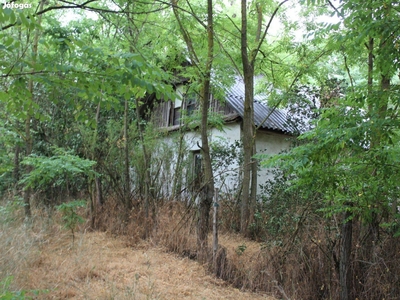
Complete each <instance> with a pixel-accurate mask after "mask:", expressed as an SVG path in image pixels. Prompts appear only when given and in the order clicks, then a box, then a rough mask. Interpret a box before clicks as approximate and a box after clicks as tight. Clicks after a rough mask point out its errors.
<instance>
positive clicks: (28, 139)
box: [24, 0, 45, 219]
mask: <svg viewBox="0 0 400 300" xmlns="http://www.w3.org/2000/svg"><path fill="white" fill-rule="evenodd" d="M44 2H45V1H44V0H42V1H41V2H40V5H39V10H40V11H41V10H43V6H44ZM41 20H42V16H41V15H40V16H39V17H38V23H39V24H40V23H41ZM38 43H39V28H36V32H35V36H34V40H33V45H32V57H33V64H34V63H35V61H36V57H37V54H38ZM28 90H29V93H30V94H31V95H32V99H31V102H30V103H29V107H28V109H27V110H26V114H27V115H26V119H25V155H26V156H29V155H31V154H32V149H33V138H32V135H31V122H32V107H33V105H32V104H33V102H34V101H35V96H34V88H33V80H32V79H29V82H28ZM31 171H32V167H31V166H27V167H26V170H25V172H26V173H27V174H29V173H30V172H31ZM31 195H32V189H31V188H30V187H29V188H27V189H26V190H25V193H24V208H25V217H26V218H27V219H30V217H31V216H32V212H31V203H30V199H31Z"/></svg>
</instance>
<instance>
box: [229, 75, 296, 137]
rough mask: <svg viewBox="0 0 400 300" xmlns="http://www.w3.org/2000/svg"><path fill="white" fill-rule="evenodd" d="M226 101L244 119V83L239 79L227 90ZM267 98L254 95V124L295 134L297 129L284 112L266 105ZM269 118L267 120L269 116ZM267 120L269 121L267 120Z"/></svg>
mask: <svg viewBox="0 0 400 300" xmlns="http://www.w3.org/2000/svg"><path fill="white" fill-rule="evenodd" d="M225 99H226V101H227V103H228V105H230V106H231V107H232V108H233V109H234V110H235V111H236V112H237V113H238V114H239V115H240V116H241V117H242V118H243V112H244V82H243V79H241V78H237V79H236V82H235V83H234V85H232V86H231V87H230V88H228V89H226V98H225ZM265 101H266V98H265V97H263V96H262V95H254V123H255V125H256V126H259V125H260V124H261V123H262V122H263V121H264V122H263V123H262V125H261V127H262V128H266V129H272V130H279V131H282V132H287V133H293V132H296V129H295V128H293V126H290V125H289V124H288V122H287V116H286V113H285V111H284V110H281V109H275V110H274V111H273V112H272V113H271V111H272V108H270V107H268V106H267V105H266V104H265ZM268 115H269V117H268V118H267V116H268ZM266 118H267V119H266Z"/></svg>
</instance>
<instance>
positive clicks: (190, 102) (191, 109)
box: [186, 98, 196, 116]
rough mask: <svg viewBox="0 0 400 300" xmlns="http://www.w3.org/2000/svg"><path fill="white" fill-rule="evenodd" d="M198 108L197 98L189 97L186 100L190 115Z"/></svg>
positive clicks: (187, 110)
mask: <svg viewBox="0 0 400 300" xmlns="http://www.w3.org/2000/svg"><path fill="white" fill-rule="evenodd" d="M195 110H196V99H195V98H189V99H187V100H186V113H187V115H188V116H191V115H193V112H194V111H195Z"/></svg>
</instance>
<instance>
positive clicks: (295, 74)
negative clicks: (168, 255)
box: [0, 0, 400, 300]
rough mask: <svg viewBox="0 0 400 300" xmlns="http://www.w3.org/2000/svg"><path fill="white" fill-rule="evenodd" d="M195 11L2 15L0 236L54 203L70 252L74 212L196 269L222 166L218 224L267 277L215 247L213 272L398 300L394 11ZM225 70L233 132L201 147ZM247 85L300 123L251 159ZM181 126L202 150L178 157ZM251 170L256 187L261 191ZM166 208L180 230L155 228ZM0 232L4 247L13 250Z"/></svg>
mask: <svg viewBox="0 0 400 300" xmlns="http://www.w3.org/2000/svg"><path fill="white" fill-rule="evenodd" d="M203 2H204V1H200V0H191V1H177V0H171V1H158V0H152V1H144V2H143V1H120V0H116V1H113V2H112V3H110V2H109V1H103V0H93V1H88V2H85V3H81V2H76V1H72V2H68V5H67V4H65V3H64V4H65V5H64V4H63V5H61V6H60V4H59V3H58V2H57V1H53V0H50V1H45V0H40V1H39V3H37V4H35V7H33V4H32V7H21V6H19V7H15V6H10V5H8V6H7V5H4V6H2V7H0V28H1V29H0V78H1V81H0V197H1V202H2V203H1V205H0V217H1V220H0V222H1V226H11V227H12V224H14V223H15V224H16V223H17V221H18V220H21V211H22V210H23V211H24V213H23V215H24V219H25V220H26V221H27V222H26V223H25V224H26V228H24V229H20V230H21V232H19V233H18V234H19V235H20V236H21V239H22V240H23V239H24V238H27V235H29V230H31V231H32V232H34V230H36V229H35V228H34V226H35V225H34V224H35V217H36V216H37V215H40V216H41V209H43V208H45V209H46V211H47V212H51V211H52V210H53V209H54V208H56V209H57V210H58V212H59V213H60V215H61V217H62V222H63V224H64V226H65V228H66V229H67V230H69V231H71V234H72V239H73V243H74V241H75V234H76V233H77V230H79V229H78V228H79V226H78V225H79V224H81V223H85V221H86V220H85V219H84V217H82V216H81V215H80V214H79V212H80V211H82V212H83V211H84V210H86V209H87V212H86V211H85V215H87V216H90V220H88V222H87V224H88V226H90V227H91V229H93V230H96V229H97V230H104V231H109V232H114V233H117V234H128V233H132V227H133V226H136V227H137V228H136V229H137V230H136V231H135V232H136V233H135V236H133V235H132V236H131V237H130V238H131V239H133V240H136V238H137V237H140V238H145V239H146V238H151V237H157V239H158V240H160V241H164V242H163V243H164V244H165V245H166V247H167V248H168V249H170V250H173V251H177V252H179V253H181V254H183V255H188V256H189V257H196V258H197V259H198V260H199V261H200V262H201V263H207V262H208V261H209V257H208V256H209V254H208V249H207V247H208V244H209V243H208V240H207V238H208V233H209V229H210V222H209V219H210V209H211V204H212V201H213V196H214V183H215V182H217V181H219V182H222V183H223V184H225V180H226V181H228V180H227V178H228V175H227V173H228V171H226V172H225V170H227V169H228V165H230V164H232V163H233V164H235V166H237V168H236V169H235V174H234V175H232V177H229V178H233V177H234V178H237V183H235V190H229V188H225V189H224V190H223V191H220V196H221V198H222V199H221V206H220V208H221V213H220V216H221V218H220V220H219V222H220V223H221V226H222V227H223V229H225V230H226V231H227V232H231V233H232V232H235V233H240V235H241V237H243V238H251V239H253V240H255V241H257V242H259V243H260V249H261V250H259V252H258V254H257V255H258V259H259V260H260V266H261V265H262V266H263V268H264V267H265V268H264V269H265V270H268V272H267V271H264V269H257V266H254V265H252V264H250V263H248V264H247V265H246V264H245V263H243V264H240V263H242V261H240V263H238V262H236V261H234V260H232V259H231V257H230V258H229V257H228V256H229V255H228V254H227V253H228V252H229V249H228V250H226V249H224V248H221V250H220V257H219V264H220V265H219V271H216V272H215V274H219V275H218V276H219V277H221V278H224V279H225V280H228V281H230V282H231V283H232V284H234V285H236V286H237V287H240V288H249V289H252V290H262V289H264V290H265V291H269V292H271V293H274V295H275V296H277V297H280V298H296V299H336V298H339V299H341V300H347V299H356V298H358V299H383V298H385V299H390V298H395V297H396V295H399V294H400V290H399V289H400V288H399V287H400V279H399V278H400V264H399V263H398V261H399V253H400V251H399V247H400V246H398V245H400V243H399V242H398V238H399V237H400V213H399V199H400V189H399V183H398V178H399V177H400V168H399V165H400V130H399V128H400V119H399V110H400V93H399V91H400V89H399V74H400V59H399V57H400V40H399V36H400V34H399V33H400V29H399V25H398V20H399V17H400V6H399V4H398V3H397V2H394V1H387V0H383V1H378V2H377V1H360V0H355V1H340V2H336V1H287V0H284V1H281V2H279V1H273V0H260V1H250V0H249V1H247V0H241V1H240V3H234V1H233V2H232V1H220V0H208V1H207V3H203ZM293 12H296V17H294V16H293ZM321 20H322V21H321ZM258 75H259V78H261V79H260V80H259V81H258V82H259V83H258V84H254V78H255V76H258ZM235 77H241V78H242V79H243V81H244V88H245V97H244V111H243V124H242V125H243V126H242V128H241V134H242V136H241V140H240V141H237V142H235V144H233V145H230V144H228V143H225V142H224V141H223V140H220V141H218V140H215V139H214V140H213V141H211V140H209V139H210V130H211V128H212V130H221V131H223V130H224V126H225V123H224V119H223V116H221V115H219V114H218V113H215V112H213V111H210V110H209V106H210V101H214V98H215V99H224V96H225V91H226V88H227V87H229V86H230V85H231V84H232V83H233V82H234V79H235ZM180 85H185V92H183V94H182V104H181V108H182V110H181V111H179V110H178V107H175V106H174V103H173V102H171V103H169V104H168V105H169V106H168V110H166V111H163V112H161V111H159V110H157V109H158V106H159V105H160V104H162V103H164V102H163V101H168V100H172V101H174V100H175V99H176V98H177V89H179V88H180V87H178V86H180ZM256 91H257V92H261V93H263V94H264V95H266V98H268V101H269V102H268V105H269V106H270V108H271V109H276V108H282V107H284V106H285V107H287V108H288V109H287V110H288V115H289V116H290V120H288V122H289V123H290V124H292V125H293V126H295V127H296V128H297V130H296V132H293V133H292V138H293V147H292V148H291V149H288V151H287V152H285V153H281V154H279V155H276V156H273V157H269V156H267V155H264V154H260V153H259V154H257V155H256V152H257V151H258V150H259V149H256V143H255V139H256V136H257V132H258V129H259V128H256V126H255V124H254V114H253V110H254V107H253V105H254V101H253V100H254V95H255V92H256ZM212 96H213V97H212ZM194 98H196V99H195V100H196V101H194ZM185 101H187V103H186V102H185ZM191 101H192V102H191ZM211 105H213V104H211ZM189 106H191V110H190V111H189V109H187V112H184V109H183V108H184V107H186V108H188V107H189ZM194 107H196V109H194ZM178 114H180V115H179V116H180V119H179V118H176V119H173V121H174V122H173V123H174V124H175V123H176V122H178V123H180V124H181V125H182V122H185V125H184V126H180V127H179V128H178V126H177V127H174V130H161V129H160V128H159V126H158V125H159V124H160V120H159V118H161V117H168V118H173V117H172V116H173V115H174V116H177V115H178ZM169 125H171V122H169ZM175 125H176V124H175ZM170 129H171V128H170ZM188 132H190V133H193V134H198V136H199V137H201V145H200V144H198V148H196V149H200V152H201V156H200V153H197V152H196V153H194V152H193V153H192V154H194V155H193V157H189V155H188V153H191V152H192V151H193V147H191V146H190V145H189V142H188V141H187V140H186V135H185V134H187V133H188ZM260 165H261V167H270V168H271V178H272V179H271V180H268V181H267V182H258V176H257V175H258V172H259V167H260ZM216 170H223V171H222V172H220V174H217V172H216ZM229 172H231V173H232V172H233V171H229ZM167 183H171V184H170V185H168V184H167ZM226 186H227V185H226ZM257 191H261V193H259V194H258V195H257ZM76 199H87V201H83V200H76ZM178 200H183V201H182V202H185V205H183V206H182V207H181V206H179V205H180V204H179V205H176V203H177V202H179V201H178ZM196 203H197V204H198V205H195V204H196ZM50 216H51V214H50V213H48V217H50ZM167 216H169V217H167ZM171 216H174V217H176V218H177V219H178V220H179V222H178V221H177V223H176V224H175V223H174V226H169V225H170V224H165V228H161V229H160V227H161V226H160V224H163V222H164V221H165V220H164V219H165V218H167V219H172V218H171ZM28 221H32V222H28ZM170 222H171V223H173V222H175V220H170ZM28 224H29V225H30V226H28ZM89 224H90V225H89ZM193 224H196V225H195V227H196V229H194V227H193ZM21 228H22V227H21ZM166 228H169V229H170V232H167V231H165V232H164V231H162V230H166ZM24 230H26V231H24ZM160 230H161V232H162V233H160ZM185 230H186V231H185ZM194 232H195V233H196V234H197V243H195V242H193V241H192V243H194V244H196V247H195V249H192V248H191V246H190V243H189V241H190V240H191V235H193V234H194ZM2 237H4V241H5V242H4V249H8V250H5V253H7V251H11V250H10V249H11V248H10V247H13V246H12V245H13V243H14V242H15V241H10V240H9V239H8V238H7V236H3V235H2ZM167 240H168V241H167ZM29 241H31V239H28V238H27V240H26V243H28V242H29ZM160 243H161V242H160ZM24 245H25V244H24ZM246 245H248V243H247V242H246V243H244V242H243V243H241V244H239V245H235V246H234V247H233V249H234V250H233V251H234V252H236V254H237V255H236V256H237V257H236V259H239V258H238V257H240V259H245V258H246V257H248V256H249V255H250V254H249V253H253V252H251V251H252V250H251V251H250V249H249V248H250V247H247V246H246ZM25 246H26V247H25ZM25 246H21V249H28V250H26V251H22V252H23V254H24V255H22V257H25V255H26V253H29V249H30V246H29V245H25ZM7 247H8V248H7ZM266 252H267V253H266ZM267 258H268V259H267ZM230 259H231V260H230ZM268 260H270V261H271V263H270V264H268V262H267V261H268ZM289 265H295V266H296V267H295V268H293V269H290V268H289ZM228 266H229V268H228ZM250 266H251V268H253V269H251V270H249V269H247V268H248V267H249V268H250ZM388 266H390V267H388ZM214 267H216V266H214ZM241 268H242V269H241ZM260 268H261V267H260ZM12 270H14V272H11V273H10V274H8V273H7V274H5V273H1V277H0V279H1V280H2V281H1V286H2V287H3V290H4V292H3V291H1V293H2V296H1V299H23V297H30V296H31V294H32V293H34V292H33V291H29V292H28V291H27V292H24V291H21V292H13V291H11V290H10V284H11V280H12V277H8V276H10V275H13V276H16V274H15V272H17V271H20V269H12ZM282 270H284V271H285V272H287V274H284V273H283V271H282ZM224 272H225V273H224ZM318 272H319V273H320V274H323V275H321V276H317V275H316V274H317V273H318ZM251 276H253V277H251ZM302 278H304V279H302ZM302 285H303V286H306V287H307V288H303V289H302V288H301V287H299V286H302ZM32 297H33V296H32Z"/></svg>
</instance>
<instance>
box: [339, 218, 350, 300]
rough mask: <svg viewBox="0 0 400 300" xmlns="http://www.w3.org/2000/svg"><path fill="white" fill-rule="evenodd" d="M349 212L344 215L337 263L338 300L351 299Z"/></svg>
mask: <svg viewBox="0 0 400 300" xmlns="http://www.w3.org/2000/svg"><path fill="white" fill-rule="evenodd" d="M350 217H351V213H350V212H346V213H345V214H344V222H343V225H342V236H341V245H340V261H339V284H340V297H339V299H340V300H349V299H351V276H352V275H351V248H352V247H351V244H352V237H353V220H348V219H349V218H350Z"/></svg>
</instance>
